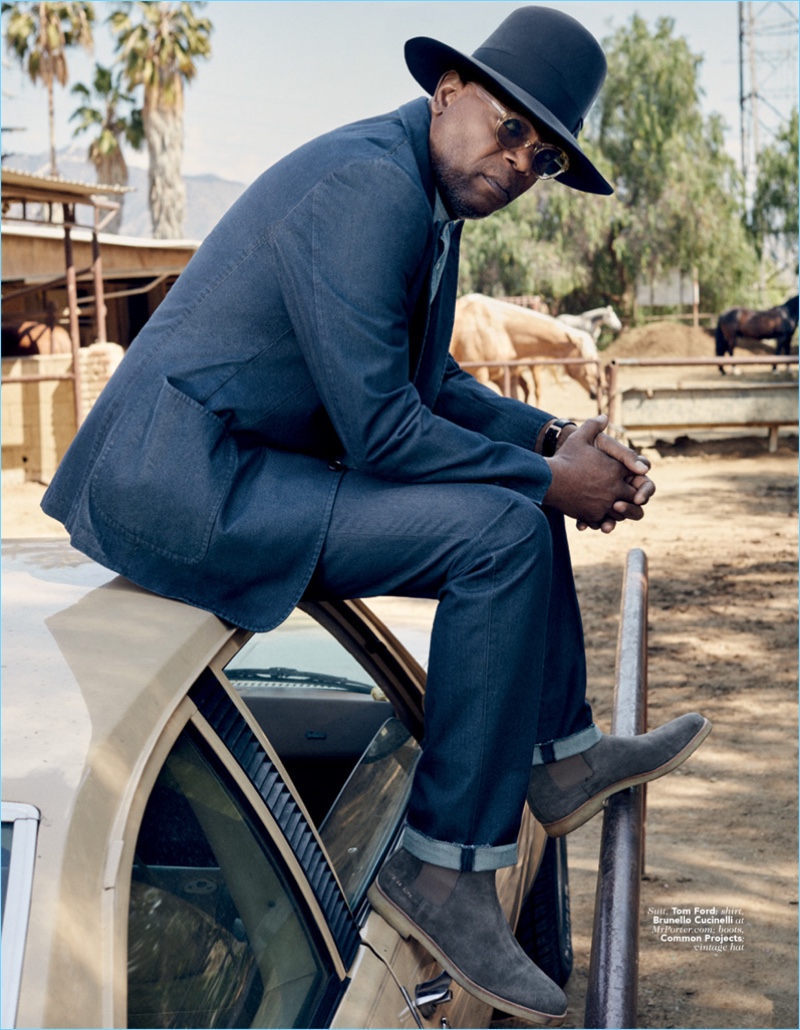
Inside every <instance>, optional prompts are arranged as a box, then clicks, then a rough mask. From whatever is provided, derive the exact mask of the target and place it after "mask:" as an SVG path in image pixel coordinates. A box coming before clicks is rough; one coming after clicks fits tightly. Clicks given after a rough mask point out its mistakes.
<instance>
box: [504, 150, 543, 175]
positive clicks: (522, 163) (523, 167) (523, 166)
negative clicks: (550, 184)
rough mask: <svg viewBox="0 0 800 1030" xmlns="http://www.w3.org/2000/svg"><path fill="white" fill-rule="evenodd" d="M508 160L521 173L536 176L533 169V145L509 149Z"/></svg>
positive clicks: (507, 152)
mask: <svg viewBox="0 0 800 1030" xmlns="http://www.w3.org/2000/svg"><path fill="white" fill-rule="evenodd" d="M506 160H507V161H508V163H509V164H510V165H511V166H512V167H513V168H514V170H515V171H517V172H519V174H520V175H525V176H529V177H533V178H535V177H536V176H535V174H534V171H533V147H519V148H518V149H517V150H507V151H506Z"/></svg>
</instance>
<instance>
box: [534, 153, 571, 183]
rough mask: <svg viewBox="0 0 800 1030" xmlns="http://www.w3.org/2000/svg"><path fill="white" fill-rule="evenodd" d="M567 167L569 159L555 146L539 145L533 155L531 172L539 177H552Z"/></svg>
mask: <svg viewBox="0 0 800 1030" xmlns="http://www.w3.org/2000/svg"><path fill="white" fill-rule="evenodd" d="M568 167H569V159H568V158H567V155H566V154H565V153H564V151H563V150H559V149H558V148H557V147H541V148H540V149H539V150H537V151H536V153H535V154H534V156H533V173H534V175H535V176H536V177H537V178H539V179H554V178H555V177H556V176H557V175H560V174H561V173H562V172H565V171H566V170H567V168H568Z"/></svg>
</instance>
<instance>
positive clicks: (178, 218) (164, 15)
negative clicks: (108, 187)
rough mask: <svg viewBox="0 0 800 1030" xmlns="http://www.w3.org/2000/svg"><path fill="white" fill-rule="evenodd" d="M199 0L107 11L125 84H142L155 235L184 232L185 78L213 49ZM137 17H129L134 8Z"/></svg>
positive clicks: (172, 235) (140, 4)
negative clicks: (201, 14)
mask: <svg viewBox="0 0 800 1030" xmlns="http://www.w3.org/2000/svg"><path fill="white" fill-rule="evenodd" d="M204 6H205V4H201V3H185V2H184V3H153V2H146V0H140V2H137V3H135V4H134V3H125V4H123V5H121V8H120V9H119V10H117V11H115V12H114V13H113V14H111V15H110V17H109V19H108V20H109V23H110V24H111V30H112V32H113V33H114V35H115V36H116V37H117V47H116V50H117V53H118V54H119V55H120V60H121V63H122V67H123V75H124V77H125V80H126V83H127V85H128V86H129V87H130V88H131V89H133V88H135V87H136V86H139V85H142V86H144V104H143V107H142V120H143V124H144V134H145V139H146V140H147V149H148V155H149V173H148V181H149V183H148V184H149V202H150V217H151V219H152V222H153V236H154V237H155V238H156V239H179V238H180V237H181V236H182V235H183V216H184V211H185V208H186V190H185V188H184V184H183V177H182V176H181V159H182V157H183V84H184V82H190V81H191V80H192V79H193V78H194V76H195V74H196V72H197V68H196V65H195V60H194V59H195V58H196V57H208V55H209V54H210V53H211V42H210V35H211V22H210V21H209V20H208V19H207V18H200V17H198V16H197V14H196V11H195V9H196V8H199V7H204ZM134 7H135V8H137V11H138V14H139V15H140V17H141V20H140V21H138V22H134V21H132V18H131V15H132V13H133V10H132V9H133V8H134Z"/></svg>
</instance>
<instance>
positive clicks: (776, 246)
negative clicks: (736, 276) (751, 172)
mask: <svg viewBox="0 0 800 1030" xmlns="http://www.w3.org/2000/svg"><path fill="white" fill-rule="evenodd" d="M797 165H798V133H797V108H796V107H795V108H794V110H793V111H792V113H791V115H790V116H789V121H788V123H787V124H786V125H785V126H784V127H783V128H782V129H781V131H780V132H779V133H778V135H777V137H776V141H775V144H774V145H772V146H768V147H766V148H765V149H764V150H762V151H761V153H760V154H759V159H758V177H757V180H756V188H755V194H754V197H753V206H752V212H751V217H750V223H749V228H750V232H751V234H752V237H753V239H754V241H755V244H756V246H757V248H758V250H759V253H760V254H763V253H764V252H765V251H766V252H767V253H768V254H769V256H771V257H772V259H773V260H774V261H781V260H782V259H784V260H785V258H786V257H787V256H788V255H791V262H792V271H793V272H794V273H795V274H796V272H797V243H798V231H797V230H798V218H799V217H800V213H799V212H798V199H797V198H798V175H797Z"/></svg>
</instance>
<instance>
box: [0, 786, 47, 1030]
mask: <svg viewBox="0 0 800 1030" xmlns="http://www.w3.org/2000/svg"><path fill="white" fill-rule="evenodd" d="M38 826H39V811H38V809H36V808H34V807H33V806H32V805H25V804H17V803H14V802H8V801H4V802H3V803H2V991H1V992H0V994H1V997H2V1015H1V1020H0V1025H1V1026H4V1027H13V1026H15V1025H16V1015H17V1001H18V998H19V983H20V977H21V974H22V957H23V954H24V952H25V937H26V935H27V932H28V913H29V911H30V901H31V888H32V885H33V866H34V862H35V860H36V834H37V830H38Z"/></svg>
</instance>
